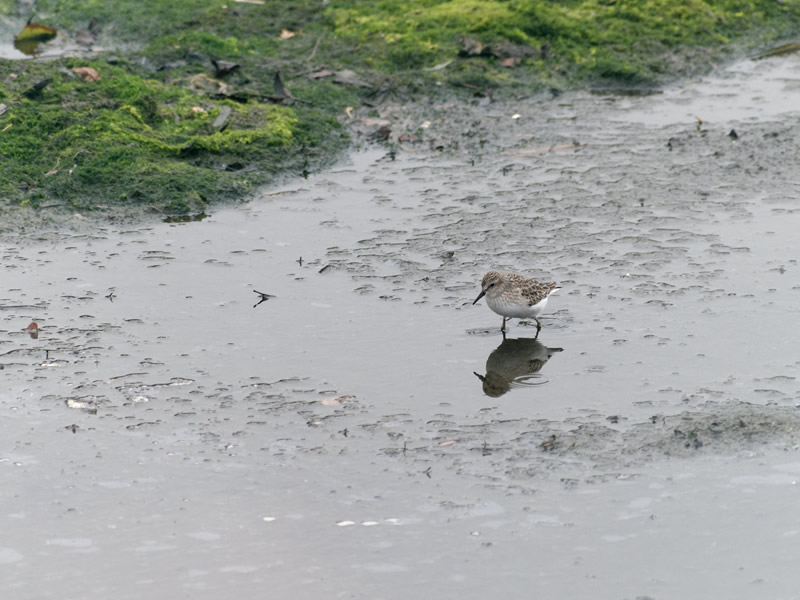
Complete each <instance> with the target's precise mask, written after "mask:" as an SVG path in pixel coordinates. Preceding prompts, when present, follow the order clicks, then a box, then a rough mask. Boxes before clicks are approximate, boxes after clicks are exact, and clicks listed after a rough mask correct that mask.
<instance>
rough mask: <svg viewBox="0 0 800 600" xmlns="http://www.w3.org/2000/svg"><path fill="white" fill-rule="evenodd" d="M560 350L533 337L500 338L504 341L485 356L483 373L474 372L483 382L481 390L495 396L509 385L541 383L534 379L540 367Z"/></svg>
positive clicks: (500, 394) (504, 391) (508, 388)
mask: <svg viewBox="0 0 800 600" xmlns="http://www.w3.org/2000/svg"><path fill="white" fill-rule="evenodd" d="M562 350H563V348H548V347H547V346H545V345H544V344H542V343H541V342H539V341H537V340H536V339H534V338H515V339H506V338H503V343H502V344H500V345H499V346H498V347H497V348H495V349H494V351H492V353H491V354H490V355H489V358H487V359H486V375H480V374H479V373H475V375H476V376H477V377H478V379H480V380H481V381H482V382H483V393H484V394H486V395H487V396H491V397H492V398H497V397H499V396H502V395H503V394H505V393H506V392H507V391H508V390H510V389H511V388H512V387H522V386H532V385H539V384H541V383H544V381H535V379H538V373H539V371H541V370H542V367H543V366H544V364H545V363H546V362H547V361H548V360H550V357H551V356H553V354H555V353H556V352H561V351H562ZM531 380H534V381H531Z"/></svg>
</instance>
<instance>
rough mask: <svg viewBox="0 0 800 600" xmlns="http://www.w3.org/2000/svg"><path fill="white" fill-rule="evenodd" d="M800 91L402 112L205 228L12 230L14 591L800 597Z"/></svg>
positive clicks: (761, 72)
mask: <svg viewBox="0 0 800 600" xmlns="http://www.w3.org/2000/svg"><path fill="white" fill-rule="evenodd" d="M798 107H800V58H798V57H787V58H782V59H775V60H771V61H764V62H759V63H754V62H747V63H740V64H737V65H734V66H732V67H730V68H729V69H727V70H725V71H722V72H720V73H718V74H717V75H715V76H714V77H709V78H707V79H704V80H701V81H697V82H689V83H686V84H685V85H682V86H676V87H674V88H671V89H669V90H666V91H665V92H664V93H663V94H659V95H652V96H648V97H632V96H609V95H602V94H570V95H565V96H561V97H559V98H554V99H547V100H525V101H520V102H518V103H516V104H513V105H512V104H497V103H493V104H488V105H476V106H460V105H441V106H427V107H413V108H412V107H407V106H399V105H393V106H390V105H387V106H385V107H384V108H382V109H381V110H380V112H379V114H377V115H375V114H370V115H367V114H363V115H358V114H357V115H355V119H354V123H353V127H354V130H356V131H363V132H368V130H369V128H370V127H375V126H377V125H376V123H378V122H380V123H383V124H386V123H388V124H390V125H391V127H392V131H393V135H400V134H402V133H403V132H406V133H408V134H409V135H411V134H412V133H413V135H414V136H416V142H415V143H411V142H409V143H404V144H402V145H401V146H400V147H399V148H398V149H397V150H396V151H394V152H389V151H387V150H383V149H374V148H373V149H370V150H365V151H363V152H360V153H356V154H354V155H353V156H352V160H351V162H349V163H348V164H345V165H341V166H339V167H337V168H335V169H332V170H331V171H329V172H326V173H324V174H321V175H316V176H313V177H311V178H309V179H308V180H298V181H292V182H289V183H288V184H286V185H284V186H282V187H280V188H277V189H269V190H265V191H264V193H263V195H262V196H261V197H259V198H258V199H256V200H255V201H253V202H252V203H250V204H249V205H247V206H245V207H238V208H235V209H223V210H220V211H218V212H216V213H215V214H213V215H212V216H211V217H209V218H208V219H206V220H205V221H202V222H196V223H185V224H165V223H147V224H142V225H135V226H121V227H115V226H105V227H101V226H95V225H92V224H91V223H85V222H82V221H80V220H79V219H78V218H77V217H76V220H75V222H73V223H72V224H71V226H70V227H67V226H63V227H53V228H44V229H41V228H39V229H31V230H29V231H23V232H21V233H19V234H18V235H6V236H4V239H3V241H2V272H3V278H4V281H5V286H4V289H3V291H2V292H0V295H1V296H2V297H0V327H1V328H2V330H3V331H2V334H3V335H2V337H0V366H2V371H0V377H2V378H3V381H4V386H3V390H2V391H0V414H2V418H0V440H1V441H0V485H1V486H2V487H1V488H0V489H2V492H1V493H2V499H3V502H2V506H3V507H4V510H3V511H2V515H1V516H0V518H1V519H2V531H3V536H2V538H1V539H0V586H1V587H2V589H3V598H8V599H26V600H27V599H37V600H38V599H49V598H58V599H59V600H64V599H73V598H74V599H90V600H101V599H102V600H106V599H108V598H114V599H115V600H127V599H140V598H150V599H156V600H161V599H165V600H166V599H170V600H172V599H174V598H193V599H194V598H200V599H206V598H208V599H211V598H214V599H216V598H290V597H291V598H301V599H302V598H309V599H317V598H364V599H371V600H372V599H378V598H388V599H401V598H403V599H405V598H456V597H457V598H498V597H508V598H520V597H533V598H545V597H550V598H559V599H562V598H620V599H622V598H630V599H634V598H653V599H660V598H753V597H757V598H798V597H800V591H798V587H797V577H796V572H797V566H796V556H797V554H796V548H797V544H798V539H800V538H798V534H800V513H798V511H797V510H796V507H797V503H798V500H800V495H799V494H800V490H799V488H798V486H797V485H796V484H797V480H798V477H800V455H798V452H797V450H798V433H799V432H800V410H799V409H798V382H797V377H798V365H800V355H798V351H797V344H796V332H797V330H798V316H799V314H800V309H798V304H799V303H798V299H799V298H800V270H799V268H798V263H797V252H796V248H797V240H798V230H799V229H800V227H798V225H800V200H798V198H800V176H799V175H798V173H800V171H799V170H798V167H799V166H800V164H799V162H798V153H799V151H798V147H800V146H799V145H798V142H800V120H799V119H798V117H799V116H800V108H798ZM697 118H699V119H700V120H698V119H697ZM732 131H735V135H734V134H733V133H732ZM438 146H443V147H445V148H447V149H448V150H447V151H445V152H440V151H437V150H436V148H437V147H438ZM301 258H302V260H300V259H301ZM494 268H496V269H504V270H510V271H515V272H520V273H524V274H527V275H529V276H533V277H536V278H541V279H548V280H551V279H552V280H556V281H558V282H559V283H560V285H561V286H562V288H563V289H562V290H560V293H559V295H555V296H553V298H552V299H551V301H550V303H549V305H548V312H547V313H545V314H544V316H543V318H542V321H543V323H544V328H543V329H542V332H541V334H540V335H539V337H538V339H537V340H534V339H533V338H534V336H535V333H536V329H535V324H534V326H531V324H530V323H520V322H519V321H516V320H514V321H512V322H511V325H510V331H509V335H508V338H507V339H506V340H503V338H502V337H501V335H500V332H499V326H500V321H501V319H500V317H499V316H497V315H495V314H494V313H492V312H491V311H490V310H489V309H488V308H487V307H486V305H485V303H484V302H480V303H478V305H476V306H473V305H472V300H473V299H474V298H475V296H476V295H477V293H478V291H479V281H480V278H481V276H482V275H483V273H484V272H485V271H487V270H489V269H494ZM254 290H258V291H260V292H265V293H268V294H272V295H274V296H275V297H274V298H270V299H269V300H267V301H265V302H262V303H261V304H259V305H257V306H255V307H254V305H255V304H256V303H257V302H258V300H259V295H258V294H256V293H254ZM32 320H35V321H36V322H37V323H38V325H39V327H40V331H39V334H38V337H37V338H36V339H34V338H33V337H32V336H31V335H30V334H29V333H27V332H25V331H24V329H25V328H26V327H27V326H28V324H29V323H30V322H31V321H32ZM476 374H477V375H478V376H480V377H478V376H476Z"/></svg>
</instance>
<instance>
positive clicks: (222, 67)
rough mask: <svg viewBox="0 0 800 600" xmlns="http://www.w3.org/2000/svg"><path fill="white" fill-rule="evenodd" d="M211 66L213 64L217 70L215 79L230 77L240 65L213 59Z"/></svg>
mask: <svg viewBox="0 0 800 600" xmlns="http://www.w3.org/2000/svg"><path fill="white" fill-rule="evenodd" d="M211 64H213V65H214V68H215V69H216V70H217V72H216V73H215V74H214V75H215V77H225V75H228V74H230V73H231V72H233V71H235V70H236V69H238V68H239V64H238V63H235V62H230V61H228V60H215V59H213V58H212V59H211Z"/></svg>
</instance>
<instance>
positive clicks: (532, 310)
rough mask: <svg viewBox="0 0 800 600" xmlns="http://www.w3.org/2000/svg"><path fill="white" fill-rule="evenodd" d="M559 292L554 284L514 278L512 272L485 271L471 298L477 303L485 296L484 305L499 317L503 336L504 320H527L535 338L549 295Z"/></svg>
mask: <svg viewBox="0 0 800 600" xmlns="http://www.w3.org/2000/svg"><path fill="white" fill-rule="evenodd" d="M558 289H561V288H559V286H558V285H556V284H555V283H541V282H540V281H536V280H535V279H530V278H529V277H523V276H522V275H515V274H514V273H501V272H500V271H489V272H488V273H486V275H484V276H483V281H481V293H480V294H478V297H477V298H475V302H473V303H472V304H476V303H477V302H478V300H480V299H481V298H483V297H484V296H486V304H488V305H489V308H491V309H492V310H493V311H494V312H496V313H497V314H498V315H501V316H502V317H503V325H502V327H501V328H500V331H502V332H503V333H505V331H506V320H507V319H513V318H517V319H530V318H532V319H533V320H534V321H536V335H537V336H538V335H539V330H541V328H542V324H541V322H540V321H539V319H538V318H537V317H538V316H539V313H541V312H542V311H543V310H544V307H545V306H547V299H548V298H549V297H550V294H552V293H553V292H555V291H556V290H558Z"/></svg>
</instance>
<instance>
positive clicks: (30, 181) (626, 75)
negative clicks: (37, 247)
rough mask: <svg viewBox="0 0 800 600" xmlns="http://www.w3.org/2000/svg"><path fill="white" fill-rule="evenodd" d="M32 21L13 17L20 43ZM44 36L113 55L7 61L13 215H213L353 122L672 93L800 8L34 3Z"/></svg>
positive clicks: (296, 168) (1, 89)
mask: <svg viewBox="0 0 800 600" xmlns="http://www.w3.org/2000/svg"><path fill="white" fill-rule="evenodd" d="M25 6H28V5H27V4H23V3H19V4H18V3H15V2H10V1H8V0H0V14H3V15H5V16H6V17H7V21H8V22H9V23H10V22H12V21H14V19H16V22H15V23H16V26H17V27H16V30H15V32H16V31H19V30H20V29H21V28H22V26H24V23H25V21H26V20H27V19H28V18H30V17H32V16H34V15H31V14H28V13H25V14H22V13H20V12H18V11H20V10H22V9H21V8H20V7H25ZM35 17H36V21H37V22H40V23H42V24H44V25H46V26H48V27H53V28H56V29H58V31H59V40H60V39H62V37H63V38H64V39H70V40H78V39H82V40H83V42H81V43H82V44H83V46H84V47H86V46H89V47H92V48H95V49H96V50H98V51H99V50H100V49H101V48H102V47H106V48H114V50H113V52H112V51H108V50H106V51H105V52H99V53H94V56H92V57H91V58H87V59H81V58H78V57H72V58H69V57H61V58H58V59H56V60H50V61H44V60H24V61H9V60H0V103H2V104H4V105H5V112H3V114H0V156H2V157H3V160H2V166H0V174H2V177H0V193H2V195H3V196H2V197H3V199H4V200H5V202H6V203H7V204H10V205H13V204H15V203H16V204H23V205H28V206H33V207H37V206H43V205H47V206H52V205H63V206H66V207H78V208H80V209H81V210H83V211H86V210H89V209H91V208H99V207H103V206H133V205H135V206H150V207H152V208H153V209H155V210H158V211H163V212H186V211H188V212H197V211H202V210H203V209H204V207H205V206H206V204H207V203H209V202H218V201H222V200H225V199H241V198H244V197H246V196H247V195H248V194H250V193H251V192H252V190H253V189H254V187H255V186H258V185H261V184H264V183H269V182H270V181H274V179H275V178H276V177H278V176H280V175H281V174H282V173H285V172H287V170H288V172H290V173H305V172H307V170H308V168H309V165H311V166H312V167H313V166H314V165H319V164H321V163H323V162H325V161H329V160H331V159H333V158H335V157H336V156H337V154H338V153H339V152H340V151H341V150H342V149H343V148H344V147H345V145H346V143H347V139H346V136H345V135H344V133H343V127H342V125H341V124H340V123H339V119H341V118H342V116H343V115H344V114H345V109H346V108H347V107H357V106H359V105H361V104H370V105H375V104H380V103H381V102H383V101H385V100H386V99H387V98H389V99H391V98H394V99H397V98H402V99H408V100H414V99H419V98H421V97H422V96H425V97H442V96H452V95H456V96H460V97H461V98H462V99H466V98H469V97H471V96H472V95H473V94H474V93H475V92H476V91H478V92H485V91H486V90H491V92H492V94H497V95H502V94H509V93H511V94H517V95H519V94H523V95H530V94H532V93H535V92H537V91H541V90H546V89H549V88H561V89H564V88H574V87H582V86H586V85H587V84H589V85H595V84H597V83H600V84H602V85H608V86H614V85H618V86H623V87H625V86H627V87H636V86H657V85H659V84H660V83H662V82H663V81H665V80H666V79H668V78H670V77H674V76H677V75H686V74H694V73H699V72H702V71H704V70H708V69H709V68H710V65H711V64H712V61H713V60H720V59H722V58H725V57H730V56H732V55H733V54H735V53H736V52H741V51H743V50H749V49H752V48H756V47H758V46H760V45H761V46H763V45H764V44H766V43H772V42H775V41H777V40H781V39H782V38H785V37H787V36H790V35H792V34H793V32H794V31H796V30H797V27H798V26H799V25H800V0H783V1H782V2H775V1H774V0H752V1H750V2H742V1H741V0H691V1H690V2H681V3H675V2H672V1H670V0H635V1H634V0H560V1H553V0H351V1H349V2H329V3H325V2H322V1H320V0H292V1H291V2H285V1H278V0H264V2H263V3H262V4H257V3H246V2H236V1H235V0H231V1H229V2H219V1H212V0H182V1H181V2H158V1H156V0H142V1H141V2H135V3H133V2H128V1H124V0H80V1H79V0H38V1H37V2H36V14H35ZM282 30H286V31H288V32H290V35H285V36H281V31H282ZM82 32H83V35H81V33H82ZM86 32H89V33H90V35H86ZM120 57H123V58H120ZM220 61H222V62H223V63H227V64H232V62H233V61H235V64H236V68H235V69H233V70H225V69H223V70H220V69H218V68H216V66H215V65H219V64H221V63H220ZM84 66H86V67H91V68H93V69H95V70H96V71H97V72H98V73H99V74H100V79H99V80H98V81H84V80H83V79H81V78H79V77H76V76H75V73H74V72H73V71H72V69H74V68H77V67H84ZM278 71H280V72H281V73H282V74H283V77H284V81H285V82H286V83H287V85H288V86H289V87H290V89H291V91H292V93H293V96H294V98H293V97H287V96H283V97H281V96H280V94H276V91H275V87H274V84H273V81H274V77H275V73H276V72H278ZM349 72H352V73H353V75H352V76H349V77H341V76H337V75H336V74H337V73H338V74H341V73H349ZM324 73H328V74H329V75H328V76H324V75H323V74H324ZM330 74H332V75H330Z"/></svg>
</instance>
